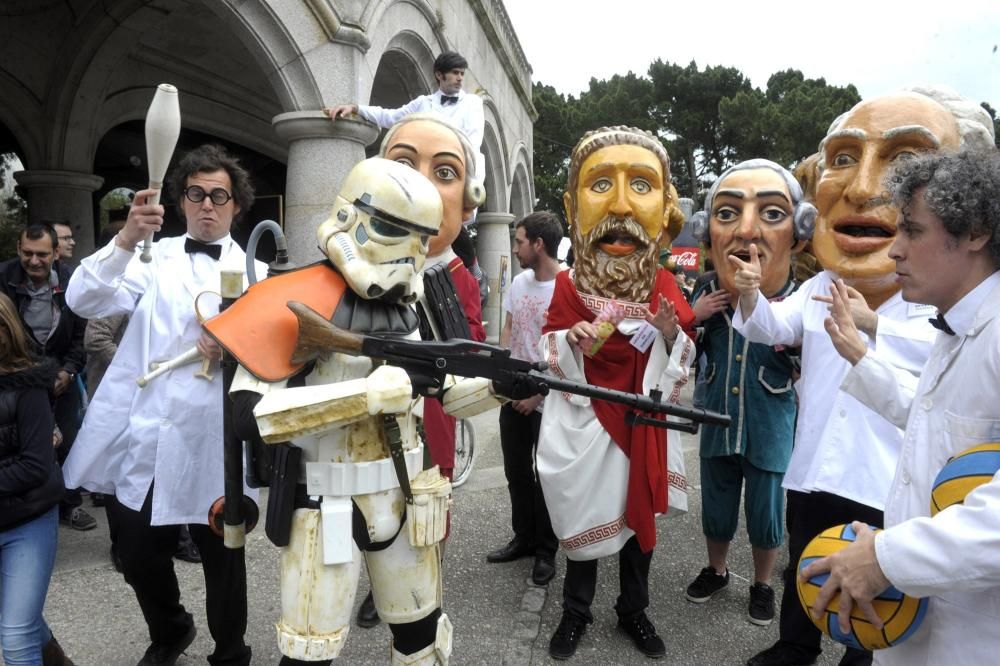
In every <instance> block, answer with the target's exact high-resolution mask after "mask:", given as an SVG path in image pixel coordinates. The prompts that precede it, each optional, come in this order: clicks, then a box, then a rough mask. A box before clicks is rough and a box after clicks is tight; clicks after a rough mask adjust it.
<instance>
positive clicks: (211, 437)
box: [63, 236, 266, 525]
mask: <svg viewBox="0 0 1000 666" xmlns="http://www.w3.org/2000/svg"><path fill="white" fill-rule="evenodd" d="M184 238H185V237H184V236H180V237H176V238H164V239H162V240H160V241H159V242H157V243H154V244H153V261H152V263H149V264H144V263H142V262H140V261H139V258H138V256H136V253H133V252H128V251H125V250H122V249H121V248H119V247H117V246H116V245H115V243H114V241H112V242H111V243H109V244H108V245H107V246H105V247H104V248H101V249H100V250H98V251H97V252H96V253H94V254H93V255H91V256H90V257H87V258H86V259H84V260H83V261H82V262H81V263H80V266H79V268H78V269H77V270H76V272H75V273H74V275H73V278H72V280H71V281H70V284H69V288H68V289H67V291H66V301H67V303H69V304H70V307H71V308H72V309H73V311H74V312H77V313H78V314H80V315H81V316H83V317H87V318H95V317H106V316H109V315H116V314H130V315H131V318H130V320H129V324H128V328H127V329H126V331H125V335H124V337H123V338H122V341H121V343H120V344H119V346H118V352H117V354H116V355H115V357H114V360H113V361H112V362H111V365H110V366H109V367H108V371H107V373H106V374H105V376H104V379H103V380H102V382H101V384H100V386H99V387H98V389H97V392H96V393H95V395H94V399H93V400H92V401H91V403H90V407H89V409H88V410H87V416H86V418H85V419H84V423H83V427H82V428H81V429H80V433H79V435H78V436H77V439H76V441H75V443H74V445H73V449H72V451H71V452H70V454H69V457H68V458H67V460H66V464H65V465H64V467H63V475H64V477H65V481H66V486H67V487H68V488H75V487H78V486H82V487H84V488H87V489H88V490H91V491H95V492H104V493H115V494H116V495H117V497H118V500H119V501H120V502H121V503H122V504H124V505H125V506H127V507H129V508H130V509H133V510H135V511H139V510H140V509H141V508H142V505H143V502H144V501H145V498H146V495H147V494H148V492H149V486H150V484H151V483H152V482H153V480H154V479H155V480H156V483H155V486H154V489H153V503H152V521H151V523H152V524H153V525H173V524H181V523H200V524H207V523H208V511H209V508H210V507H211V505H212V503H213V502H214V501H215V500H216V499H218V498H219V497H221V496H222V494H223V485H224V483H223V451H222V374H221V372H220V370H219V365H218V363H217V362H216V363H214V364H213V368H212V372H213V373H214V378H213V379H212V380H211V381H207V380H205V379H201V378H196V377H195V376H194V375H195V372H196V371H197V370H199V368H200V365H201V364H200V362H198V363H195V364H191V365H186V366H182V367H180V368H177V369H175V370H172V371H170V372H168V373H167V374H165V375H162V376H160V377H158V378H156V379H154V380H152V381H151V382H150V383H149V384H148V385H147V386H146V388H143V389H140V388H139V387H138V386H137V384H136V378H137V377H140V376H141V375H143V374H145V373H146V372H147V370H148V367H149V363H150V362H153V361H166V360H169V359H172V358H174V357H176V356H178V355H180V354H182V353H183V352H185V351H187V350H188V349H190V348H192V347H193V346H194V345H195V343H196V342H197V340H198V337H199V335H200V334H201V326H200V324H199V322H198V319H197V317H196V315H195V299H196V297H198V295H199V294H201V293H202V292H205V291H211V292H215V294H206V295H204V296H202V297H201V298H200V299H198V307H199V309H200V310H201V313H202V315H203V316H205V317H209V316H211V315H213V314H216V313H217V312H218V307H219V297H218V295H217V293H218V290H219V280H220V272H221V271H222V270H223V269H226V270H239V271H244V270H245V256H246V255H245V254H244V253H243V250H242V249H240V247H239V246H238V245H237V244H236V243H235V242H234V241H233V240H232V238H231V237H229V236H226V237H225V238H224V239H222V240H221V241H219V243H220V244H221V245H222V246H223V251H222V257H221V260H220V261H218V262H216V261H214V260H212V259H211V258H210V257H208V256H207V255H204V254H192V255H189V254H186V253H185V251H184ZM265 270H266V266H265V265H264V264H262V263H260V262H257V274H258V276H263V275H264V272H265ZM245 492H246V493H247V494H248V495H249V496H250V497H256V491H251V490H250V489H245Z"/></svg>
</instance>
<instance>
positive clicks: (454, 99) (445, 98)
mask: <svg viewBox="0 0 1000 666" xmlns="http://www.w3.org/2000/svg"><path fill="white" fill-rule="evenodd" d="M449 104H458V95H441V105H442V106H448V105H449Z"/></svg>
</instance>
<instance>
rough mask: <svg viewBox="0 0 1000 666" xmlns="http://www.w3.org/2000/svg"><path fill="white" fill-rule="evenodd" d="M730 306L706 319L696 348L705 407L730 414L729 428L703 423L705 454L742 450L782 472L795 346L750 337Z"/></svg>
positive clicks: (788, 444) (791, 424)
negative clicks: (701, 366) (738, 327)
mask: <svg viewBox="0 0 1000 666" xmlns="http://www.w3.org/2000/svg"><path fill="white" fill-rule="evenodd" d="M797 287H798V284H797V283H795V282H794V281H792V280H789V281H788V283H787V284H786V285H785V286H784V288H782V289H781V291H779V292H778V295H777V296H775V297H773V298H772V299H770V300H776V299H781V298H784V297H785V296H788V295H789V294H790V293H792V292H793V291H795V289H796V288H797ZM718 288H719V287H718V280H717V279H713V280H711V281H710V282H708V283H706V284H705V285H702V288H701V289H699V290H698V291H697V292H695V293H694V294H693V298H692V303H694V302H695V301H697V300H698V298H699V297H701V296H702V295H703V294H707V293H711V292H713V291H715V290H716V289H718ZM732 316H733V310H732V308H729V307H727V308H726V309H725V310H724V311H722V312H717V313H715V314H714V315H712V317H710V318H709V319H708V320H706V321H704V322H702V324H701V330H699V335H698V353H699V355H702V354H703V355H704V356H705V360H706V364H705V367H704V370H703V371H702V372H703V375H702V376H700V377H699V379H698V381H699V382H704V383H705V387H704V389H705V390H704V406H705V408H706V409H711V410H713V411H716V412H721V413H723V414H728V415H729V416H731V417H732V423H731V424H730V425H729V427H721V426H714V425H709V424H703V425H702V426H701V449H700V455H701V457H702V458H715V457H719V456H729V455H735V454H738V455H742V456H744V457H746V459H747V460H748V461H749V462H750V463H751V464H752V465H753V466H754V467H757V468H759V469H763V470H767V471H770V472H782V473H783V472H784V471H785V470H786V469H787V468H788V459H789V458H790V457H791V455H792V442H793V440H794V436H795V413H796V409H797V401H796V396H795V389H794V388H793V381H794V378H793V376H794V373H796V371H797V370H798V358H797V351H798V350H796V349H792V350H788V349H775V348H774V347H769V346H767V345H763V344H760V343H756V342H747V341H746V339H745V338H744V337H743V336H742V335H740V334H739V333H738V332H737V331H736V330H735V329H734V328H733V325H732Z"/></svg>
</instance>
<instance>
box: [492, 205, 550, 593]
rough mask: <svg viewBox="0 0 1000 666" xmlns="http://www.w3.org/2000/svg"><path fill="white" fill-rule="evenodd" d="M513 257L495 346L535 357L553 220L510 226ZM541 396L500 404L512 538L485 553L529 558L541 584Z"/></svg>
mask: <svg viewBox="0 0 1000 666" xmlns="http://www.w3.org/2000/svg"><path fill="white" fill-rule="evenodd" d="M515 229H516V231H515V234H514V255H515V256H516V257H517V260H518V262H519V263H520V264H521V268H524V269H526V270H525V271H523V272H522V273H519V274H518V275H517V276H516V277H515V278H514V280H513V282H511V285H510V289H509V290H507V292H506V294H505V295H504V304H503V309H504V311H505V312H506V313H507V317H506V319H505V321H504V325H503V330H502V331H501V332H500V346H501V347H506V348H507V349H510V353H511V356H513V357H514V358H519V359H521V360H524V361H533V362H534V361H541V360H542V357H541V354H540V353H539V352H538V340H539V338H541V337H542V326H544V325H545V312H546V310H548V308H549V301H551V300H552V290H553V289H554V288H555V285H556V274H557V273H558V272H559V260H558V259H556V253H557V252H558V250H559V241H560V240H562V225H561V224H560V223H559V218H558V217H556V216H555V215H554V214H552V213H549V212H547V211H540V212H537V213H531V214H530V215H528V216H526V217H524V218H523V219H521V220H520V221H519V222H518V223H517V225H516V226H515ZM543 400H544V396H542V395H535V396H532V397H530V398H527V399H525V400H514V401H511V402H508V403H507V404H505V405H504V406H503V407H501V408H500V448H501V449H503V469H504V475H505V476H506V477H507V489H508V490H509V491H510V522H511V527H512V528H513V529H514V538H513V539H511V540H510V543H508V544H507V545H506V546H503V547H502V548H498V549H497V550H494V551H493V552H491V553H490V554H488V555H487V556H486V561H487V562H494V563H495V562H510V561H512V560H516V559H518V558H521V557H524V556H526V555H534V556H535V564H534V566H533V567H532V569H531V580H532V582H534V583H535V585H546V584H548V582H549V581H550V580H552V577H553V576H554V575H555V573H556V568H555V556H556V549H557V548H558V547H559V542H558V541H557V540H556V535H555V533H553V532H552V523H551V521H550V520H549V511H548V509H547V508H546V507H545V497H544V496H543V495H542V487H541V485H540V484H539V482H538V477H537V475H536V474H535V447H536V446H537V444H538V431H539V428H540V427H541V425H542V412H541V404H542V401H543Z"/></svg>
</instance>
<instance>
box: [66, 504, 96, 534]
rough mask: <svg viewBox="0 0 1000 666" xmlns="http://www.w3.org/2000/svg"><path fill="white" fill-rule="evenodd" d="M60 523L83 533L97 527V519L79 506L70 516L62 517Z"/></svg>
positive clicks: (72, 510)
mask: <svg viewBox="0 0 1000 666" xmlns="http://www.w3.org/2000/svg"><path fill="white" fill-rule="evenodd" d="M59 522H60V523H62V524H63V525H66V526H68V527H71V528H73V529H74V530H79V531H81V532H86V531H87V530H92V529H94V528H95V527H97V519H96V518H94V517H93V516H92V515H90V514H89V513H87V512H86V511H84V510H83V509H82V508H80V507H78V506H75V507H73V508H72V509H71V510H70V512H69V513H68V514H66V515H60V516H59Z"/></svg>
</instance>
